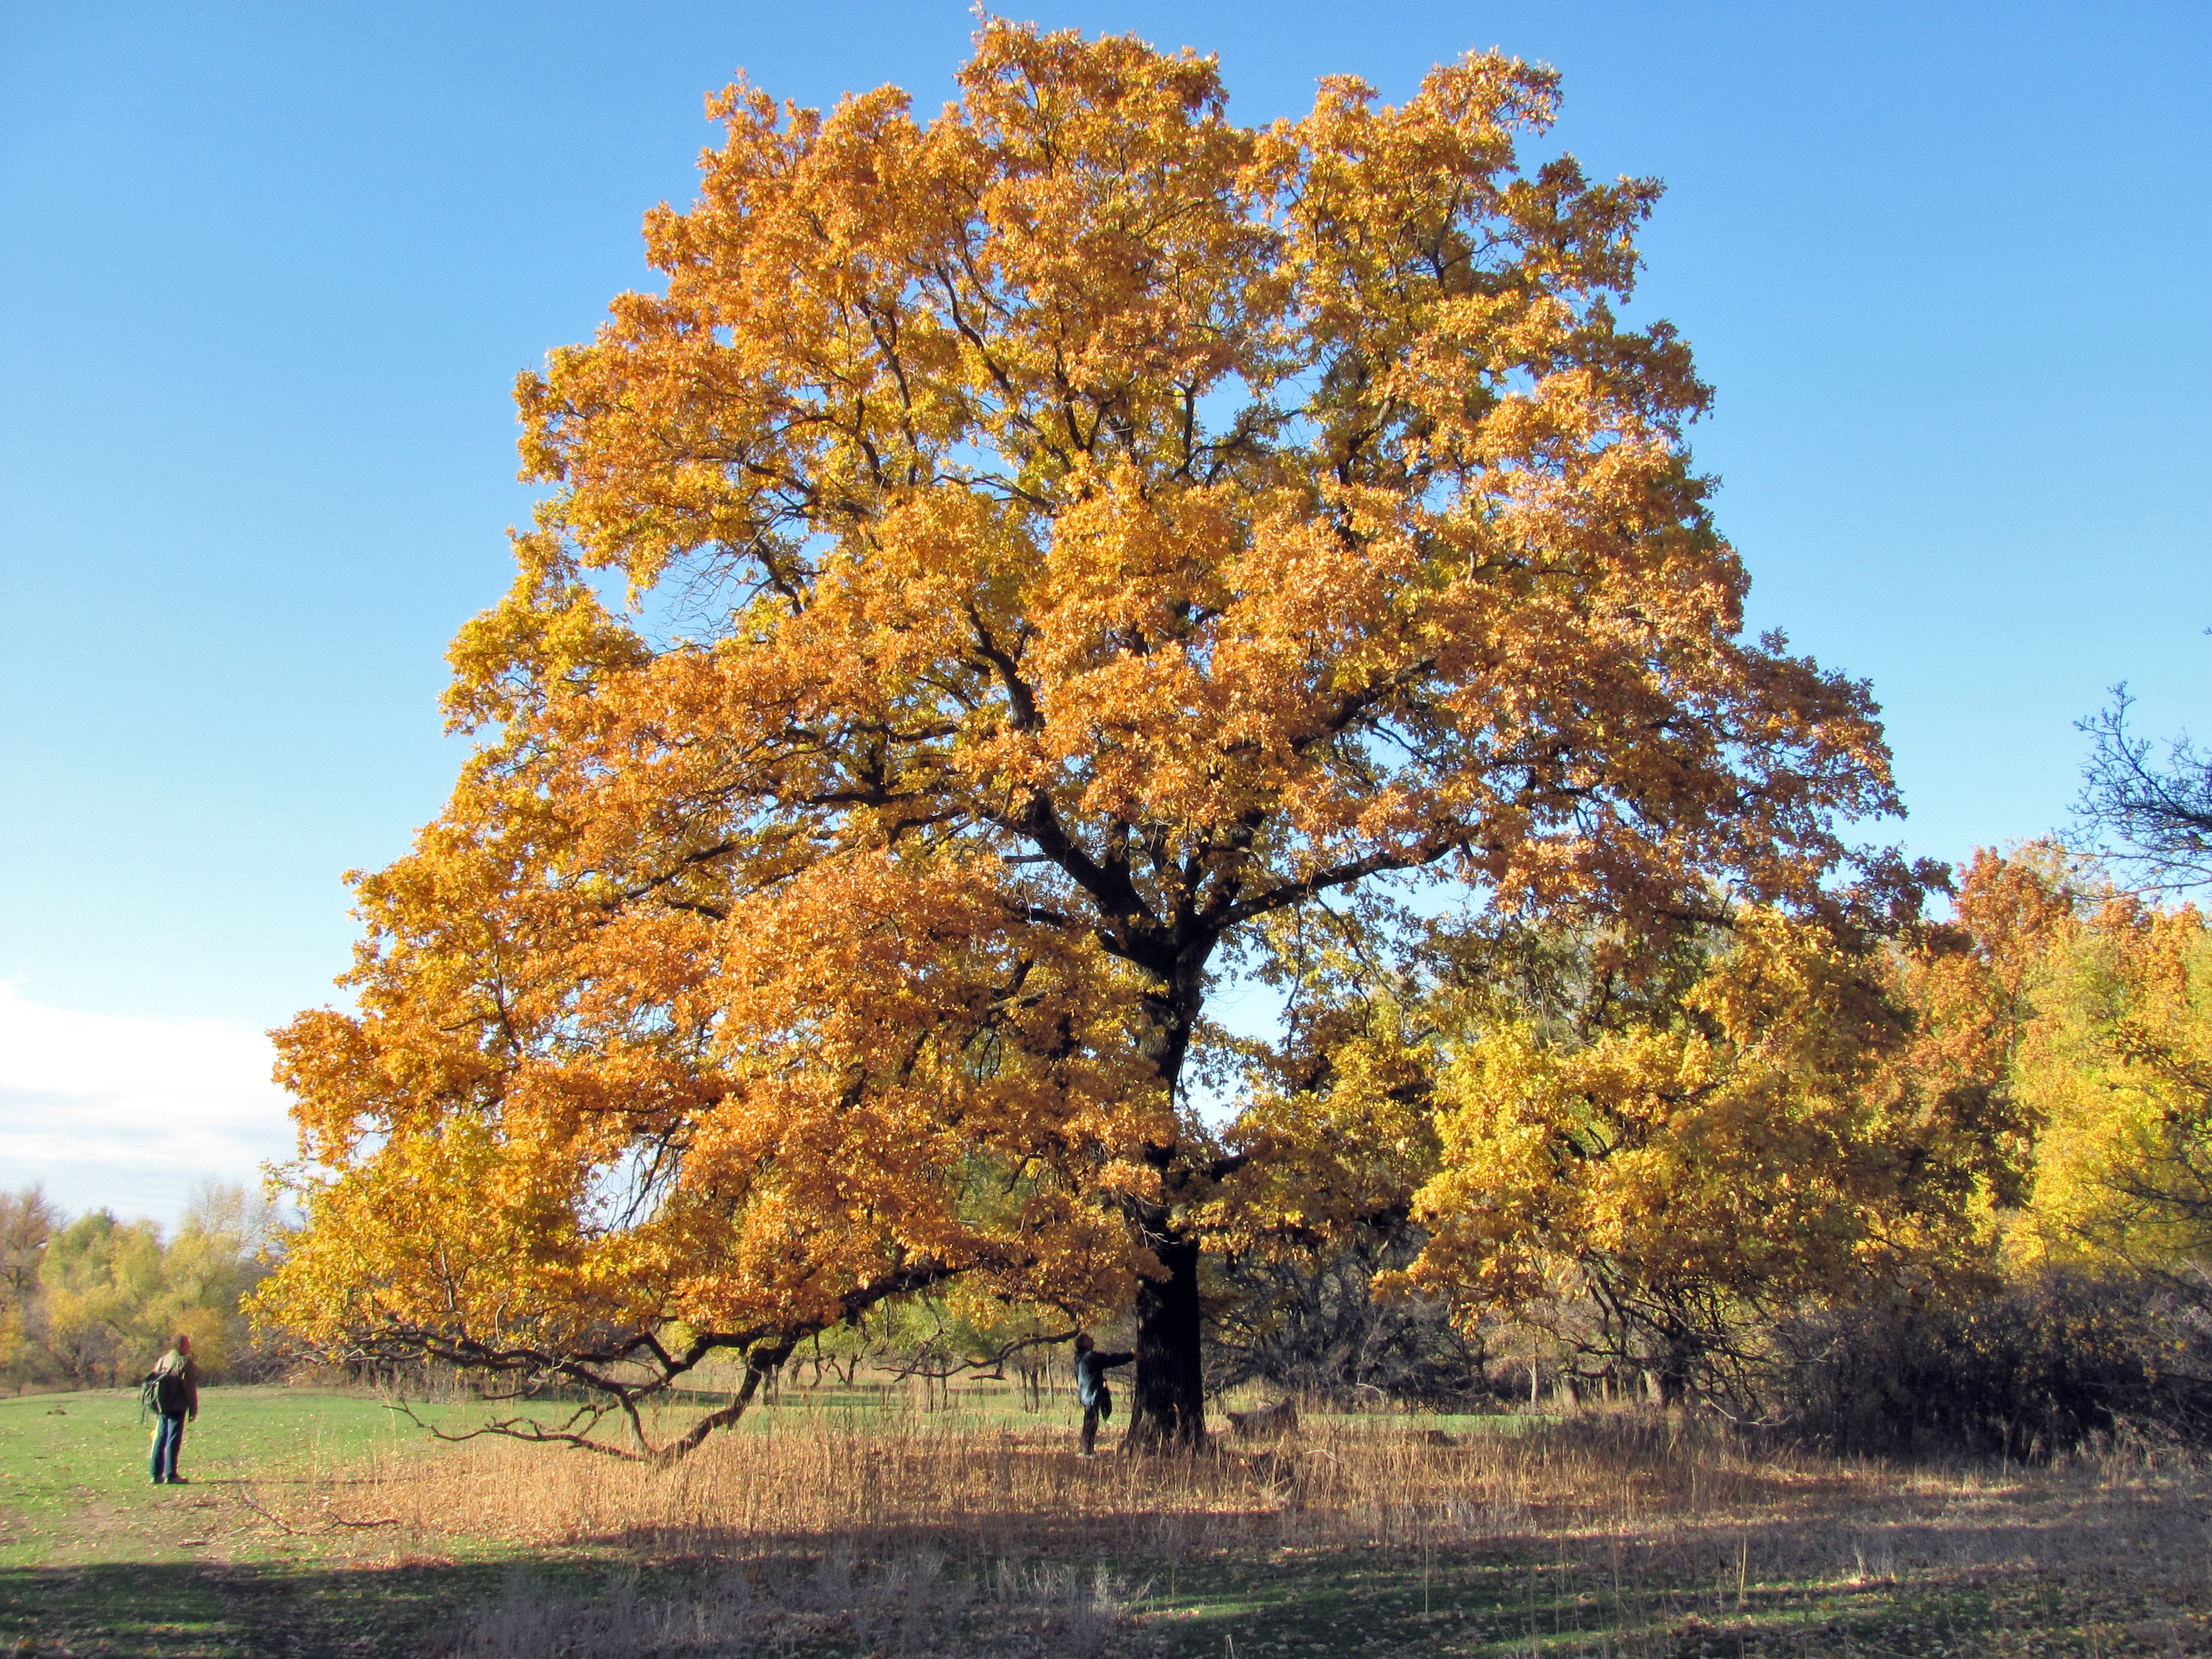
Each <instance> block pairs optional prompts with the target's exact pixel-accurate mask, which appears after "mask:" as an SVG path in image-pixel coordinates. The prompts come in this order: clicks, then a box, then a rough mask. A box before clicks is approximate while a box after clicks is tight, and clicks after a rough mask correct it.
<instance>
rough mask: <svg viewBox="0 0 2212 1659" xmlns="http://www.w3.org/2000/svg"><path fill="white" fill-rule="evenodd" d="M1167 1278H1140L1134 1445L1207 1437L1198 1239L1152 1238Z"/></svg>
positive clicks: (1191, 1443)
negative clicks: (1199, 1311)
mask: <svg viewBox="0 0 2212 1659" xmlns="http://www.w3.org/2000/svg"><path fill="white" fill-rule="evenodd" d="M1146 1242H1147V1243H1150V1244H1151V1246H1152V1253H1153V1254H1154V1255H1157V1256H1158V1257H1159V1259H1160V1265H1161V1266H1162V1267H1165V1268H1166V1269H1167V1270H1168V1276H1167V1277H1166V1278H1165V1279H1139V1280H1138V1281H1137V1375H1136V1378H1135V1380H1134V1381H1133V1383H1131V1384H1130V1389H1129V1392H1130V1394H1131V1395H1133V1399H1132V1401H1131V1402H1130V1411H1129V1430H1128V1435H1127V1440H1126V1442H1125V1443H1126V1445H1127V1448H1128V1449H1130V1450H1133V1451H1135V1450H1145V1451H1152V1450H1158V1449H1164V1448H1167V1447H1175V1446H1188V1447H1191V1448H1193V1449H1195V1448H1198V1447H1201V1446H1203V1445H1205V1443H1206V1384H1205V1380H1204V1378H1203V1376H1201V1375H1200V1366H1199V1346H1198V1331H1199V1320H1198V1241H1197V1240H1196V1239H1185V1238H1160V1237H1152V1238H1151V1239H1148V1240H1147V1241H1146Z"/></svg>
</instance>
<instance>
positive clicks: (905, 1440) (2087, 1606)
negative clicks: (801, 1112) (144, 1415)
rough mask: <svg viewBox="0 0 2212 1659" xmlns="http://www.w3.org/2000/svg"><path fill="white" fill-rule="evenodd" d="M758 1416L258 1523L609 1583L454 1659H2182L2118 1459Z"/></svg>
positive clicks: (2145, 1495) (1340, 1430) (488, 1464)
mask: <svg viewBox="0 0 2212 1659" xmlns="http://www.w3.org/2000/svg"><path fill="white" fill-rule="evenodd" d="M763 1419H764V1420H765V1423H766V1428H765V1431H758V1432H753V1433H748V1434H740V1435H726V1436H723V1437H719V1438H717V1439H716V1440H714V1441H713V1442H710V1443H708V1445H707V1446H706V1447H704V1448H702V1450H701V1451H700V1452H699V1453H698V1454H696V1455H695V1456H694V1457H692V1458H691V1459H690V1461H688V1462H684V1463H683V1464H681V1465H679V1466H678V1467H677V1468H673V1469H668V1470H653V1469H648V1468H640V1467H637V1466H634V1465H628V1464H622V1463H617V1462H611V1461H608V1460H603V1459H596V1458H590V1457H586V1456H580V1455H574V1454H562V1453H556V1452H549V1451H546V1450H544V1449H533V1448H528V1447H523V1446H516V1445H511V1444H503V1443H471V1445H469V1446H466V1447H464V1448H459V1449H454V1450H452V1451H449V1452H447V1453H445V1454H443V1455H439V1456H436V1457H434V1458H419V1457H417V1458H398V1459H386V1460H383V1461H381V1462H379V1463H377V1464H376V1465H374V1467H372V1468H367V1469H363V1470H358V1471H355V1472H354V1473H353V1474H352V1475H351V1476H349V1479H348V1480H347V1481H346V1482H345V1483H344V1484H343V1485H337V1484H328V1485H325V1487H324V1488H323V1489H322V1490H320V1491H313V1490H310V1489H308V1488H306V1487H296V1486H295V1487H289V1488H284V1487H278V1486H270V1487H269V1488H267V1489H266V1490H265V1491H264V1492H262V1493H260V1494H259V1495H258V1497H257V1499H256V1501H257V1502H258V1503H260V1504H264V1505H265V1506H266V1507H267V1508H268V1510H269V1511H270V1516H271V1519H272V1522H276V1523H279V1524H290V1525H298V1526H302V1527H305V1526H312V1525H322V1526H325V1527H328V1526H332V1525H337V1524H342V1523H345V1522H355V1523H360V1522H374V1523H378V1525H379V1526H380V1529H381V1530H382V1536H383V1538H385V1539H386V1540H389V1541H392V1543H393V1544H394V1545H396V1546H399V1547H404V1549H406V1550H410V1551H415V1552H422V1553H430V1554H433V1555H435V1553H437V1552H439V1551H441V1550H445V1549H452V1548H454V1547H458V1544H459V1541H461V1540H464V1539H473V1540H477V1541H483V1540H492V1541H499V1542H501V1543H502V1544H504V1545H507V1546H509V1547H513V1549H514V1550H515V1551H516V1552H517V1553H518V1554H519V1555H521V1556H526V1557H527V1558H528V1559H532V1560H534V1561H538V1562H540V1563H544V1564H548V1566H547V1570H549V1571H556V1573H557V1572H558V1571H560V1570H561V1568H562V1564H568V1566H569V1568H570V1569H572V1570H573V1569H574V1567H575V1565H577V1564H589V1570H590V1571H592V1572H593V1573H598V1572H602V1571H606V1570H608V1569H610V1568H611V1569H612V1570H613V1571H616V1573H617V1578H616V1579H615V1580H614V1581H613V1584H612V1588H611V1589H593V1590H592V1591H591V1593H586V1591H585V1589H584V1588H583V1586H582V1585H581V1583H580V1581H577V1580H575V1579H574V1577H573V1576H572V1577H571V1578H570V1580H569V1581H568V1583H569V1585H570V1588H568V1589H561V1588H558V1587H557V1586H556V1587H553V1588H549V1587H548V1585H547V1584H546V1583H538V1582H533V1581H518V1582H517V1583H516V1585H515V1586H514V1587H513V1588H512V1589H510V1591H509V1593H508V1595H507V1597H506V1598H505V1600H504V1601H501V1602H500V1603H498V1604H496V1605H488V1606H486V1607H482V1608H479V1609H478V1610H477V1613H475V1615H474V1616H473V1618H472V1619H471V1620H470V1621H468V1622H467V1624H466V1626H465V1632H464V1634H463V1636H462V1638H460V1645H459V1649H458V1650H457V1651H462V1652H466V1653H470V1654H476V1655H483V1656H492V1655H498V1656H510V1655H512V1656H520V1655H523V1654H532V1655H535V1654H539V1653H550V1652H552V1651H554V1650H555V1647H554V1646H550V1645H548V1643H549V1642H550V1641H551V1637H550V1634H549V1632H552V1631H554V1630H555V1629H556V1628H557V1629H558V1630H560V1631H562V1632H567V1634H566V1635H565V1636H564V1637H563V1638H562V1644H557V1645H559V1646H560V1650H562V1651H565V1652H568V1653H570V1654H573V1655H575V1656H579V1659H581V1656H586V1655H590V1656H614V1655H624V1656H627V1655H633V1654H645V1653H668V1654H678V1653H682V1654H697V1655H704V1654H715V1653H740V1652H748V1653H749V1652H777V1651H780V1652H811V1651H823V1652H828V1651H838V1652H851V1653H884V1654H892V1653H932V1652H948V1653H949V1652H974V1653H1009V1654H1011V1653H1017V1652H1031V1651H1053V1652H1104V1653H1113V1652H1130V1653H1139V1652H1156V1651H1162V1650H1175V1651H1182V1652H1190V1653H1206V1654H1211V1655H1222V1654H1225V1652H1226V1651H1228V1650H1229V1645H1230V1644H1233V1645H1234V1651H1235V1652H1237V1654H1239V1655H1243V1656H1256V1655H1261V1654H1267V1653H1273V1652H1288V1651H1310V1650H1320V1651H1328V1652H1359V1651H1407V1650H1425V1651H1435V1652H1460V1651H1467V1652H1497V1653H1504V1652H1508V1651H1514V1650H1516V1649H1517V1650H1519V1651H1523V1652H1527V1651H1531V1650H1540V1651H1546V1652H1561V1653H1566V1652H1587V1653H1590V1654H1600V1653H1603V1654H1608V1655H1610V1654H1620V1655H1646V1654H1649V1655H1659V1654H1667V1655H1689V1654H1698V1653H1702V1652H1705V1651H1711V1652H1715V1653H1729V1654H1734V1653H1738V1652H1744V1653H1762V1652H1763V1653H1770V1654H1773V1653H1784V1652H1789V1653H1800V1652H1802V1653H1827V1652H1834V1653H1844V1652H1852V1653H1862V1654H1863V1653H1883V1652H1891V1653H1922V1652H1929V1653H1933V1652H1953V1653H1985V1652H1986V1653H2021V1654H2025V1653H2044V1652H2051V1653H2075V1652H2078V1653H2083V1654H2096V1655H2100V1656H2101V1655H2105V1654H2117V1653H2123V1652H2153V1653H2169V1654H2170V1653H2212V1532H2208V1528H2207V1524H2206V1516H2207V1512H2208V1510H2207V1500H2208V1498H2212V1481H2208V1480H2207V1479H2206V1478H2205V1477H2204V1476H2203V1474H2200V1473H2199V1472H2197V1470H2196V1469H2194V1468H2190V1467H2186V1466H2182V1465H2175V1466H2172V1467H2168V1466H2165V1465H2162V1464H2161V1463H2160V1462H2159V1461H2158V1460H2156V1459H2149V1458H2146V1457H2144V1456H2142V1455H2109V1456H2105V1457H2101V1458H2098V1459H2093V1460H2081V1461H2077V1462H2074V1463H2072V1464H2071V1465H2069V1466H2068V1467H2064V1468H2056V1469H2035V1470H2021V1469H2018V1468H2012V1469H1996V1468H1949V1469H1942V1468H1919V1469H1914V1468H1897V1467H1893V1466H1887V1465H1883V1464H1878V1463H1867V1462H1844V1461H1838V1460H1835V1459H1830V1458H1824V1457H1820V1456H1817V1455H1803V1454H1790V1453H1786V1452H1777V1451H1775V1450H1772V1449H1759V1448H1754V1447H1753V1446H1751V1445H1748V1444H1747V1443H1744V1442H1742V1441H1741V1440H1739V1439H1735V1438H1731V1437H1728V1436H1726V1435H1723V1434H1720V1433H1717V1432H1710V1431H1698V1430H1696V1429H1694V1428H1686V1427H1685V1426H1684V1425H1681V1424H1680V1423H1679V1422H1669V1421H1667V1420H1665V1419H1658V1418H1654V1417H1638V1416H1632V1415H1626V1414H1608V1415H1592V1416H1587V1417H1582V1418H1570V1419H1561V1420H1559V1421H1557V1422H1554V1423H1552V1424H1550V1425H1545V1426H1541V1427H1538V1428H1534V1429H1532V1430H1530V1431H1528V1432H1524V1433H1513V1432H1507V1431H1495V1432H1480V1433H1474V1434H1469V1435H1466V1436H1463V1437H1459V1438H1458V1439H1456V1440H1454V1441H1446V1440H1444V1439H1443V1438H1442V1437H1437V1436H1435V1435H1433V1434H1426V1433H1422V1432H1418V1431H1411V1430H1409V1429H1407V1428H1406V1427H1404V1426H1403V1425H1400V1424H1398V1423H1396V1422H1395V1420H1393V1419H1376V1420H1369V1421H1359V1420H1356V1419H1354V1420H1345V1419H1338V1420H1334V1421H1331V1420H1328V1419H1309V1421H1308V1422H1307V1424H1306V1425H1305V1427H1304V1431H1303V1432H1302V1434H1301V1435H1300V1436H1299V1437H1298V1438H1297V1440H1295V1441H1294V1442H1291V1443H1287V1444H1285V1445H1284V1446H1282V1447H1280V1448H1279V1449H1269V1450H1266V1451H1262V1452H1257V1453H1252V1454H1238V1453H1237V1452H1234V1451H1231V1450H1225V1451H1224V1452H1222V1453H1221V1454H1220V1455H1212V1456H1206V1457H1196V1458H1181V1459H1133V1458H1124V1457H1121V1456H1113V1455H1102V1456H1100V1457H1099V1458H1098V1459H1097V1460H1096V1461H1095V1462H1083V1461H1082V1460H1079V1458H1077V1457H1076V1456H1075V1455H1073V1447H1072V1440H1071V1437H1070V1436H1069V1435H1068V1434H1067V1433H1066V1431H1061V1430H1046V1429H1042V1428H1034V1427H1032V1428H1006V1429H987V1430H981V1431H978V1430H976V1429H975V1428H973V1427H972V1426H970V1427H969V1428H967V1429H964V1430H963V1429H960V1428H957V1427H952V1426H948V1425H945V1424H944V1422H943V1420H942V1419H938V1420H932V1419H927V1418H919V1417H914V1418H904V1419H899V1418H873V1419H842V1418H839V1417H836V1416H830V1415H826V1414H817V1413H809V1412H807V1411H805V1410H795V1409H788V1408H787V1409H785V1410H782V1411H777V1412H770V1413H763ZM402 1541H404V1544H403V1543H402ZM639 1570H642V1571H643V1572H644V1574H645V1577H644V1578H643V1579H639V1578H637V1577H634V1576H633V1577H623V1576H622V1575H623V1573H625V1572H627V1573H631V1574H635V1572H636V1571H639ZM1531 1644H1533V1649H1532V1645H1531Z"/></svg>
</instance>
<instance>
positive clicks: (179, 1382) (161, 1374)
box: [146, 1333, 200, 1486]
mask: <svg viewBox="0 0 2212 1659" xmlns="http://www.w3.org/2000/svg"><path fill="white" fill-rule="evenodd" d="M146 1388H147V1392H148V1393H149V1395H151V1396H152V1399H153V1404H154V1413H155V1418H156V1419H158V1420H157V1421H156V1422H155V1425H154V1484H155V1486H161V1485H163V1484H164V1483H167V1485H169V1486H183V1485H184V1484H185V1477H184V1476H182V1475H181V1474H178V1473H177V1454H178V1453H179V1451H181V1450H183V1449H184V1444H185V1419H186V1418H188V1417H189V1418H192V1419H197V1418H198V1416H199V1414H200V1379H199V1372H198V1369H197V1367H196V1366H194V1365H193V1364H192V1340H191V1338H190V1337H189V1336H185V1335H184V1334H181V1333H179V1335H178V1337H177V1342H176V1346H174V1347H173V1348H171V1349H170V1350H169V1351H168V1352H167V1353H165V1354H163V1355H162V1356H161V1358H159V1359H157V1360H155V1362H154V1369H153V1370H150V1371H149V1372H147V1373H146Z"/></svg>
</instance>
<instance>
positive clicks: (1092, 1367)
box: [1075, 1348, 1137, 1410]
mask: <svg viewBox="0 0 2212 1659" xmlns="http://www.w3.org/2000/svg"><path fill="white" fill-rule="evenodd" d="M1136 1357H1137V1356H1136V1355H1134V1354H1133V1353H1106V1352H1103V1351H1102V1350H1100V1349H1097V1348H1092V1349H1091V1350H1090V1351H1088V1352H1085V1353H1079V1354H1078V1355H1076V1356H1075V1397H1076V1398H1077V1399H1078V1400H1079V1401H1082V1402H1083V1405H1084V1408H1085V1410H1088V1409H1089V1408H1090V1407H1093V1406H1097V1405H1100V1404H1103V1402H1105V1401H1108V1400H1109V1399H1110V1398H1112V1396H1111V1395H1109V1394H1108V1393H1107V1391H1106V1373H1107V1372H1108V1371H1109V1370H1113V1369H1114V1367H1115V1366H1116V1365H1126V1364H1128V1363H1129V1362H1130V1361H1131V1360H1132V1359H1134V1358H1136Z"/></svg>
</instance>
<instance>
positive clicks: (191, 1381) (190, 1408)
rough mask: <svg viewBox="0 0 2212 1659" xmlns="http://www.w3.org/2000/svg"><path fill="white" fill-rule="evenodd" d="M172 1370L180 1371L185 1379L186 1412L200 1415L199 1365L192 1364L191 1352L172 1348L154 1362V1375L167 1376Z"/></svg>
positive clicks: (190, 1414)
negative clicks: (186, 1352) (181, 1351)
mask: <svg viewBox="0 0 2212 1659" xmlns="http://www.w3.org/2000/svg"><path fill="white" fill-rule="evenodd" d="M171 1372H179V1373H181V1374H182V1375H183V1376H184V1379H185V1410H184V1414H185V1416H187V1417H197V1416H198V1415H199V1414H200V1370H199V1367H198V1366H197V1365H195V1364H192V1358H191V1355H190V1354H184V1353H179V1352H177V1351H176V1350H175V1349H174V1348H172V1349H170V1350H169V1351H168V1352H167V1353H165V1354H163V1355H162V1356H161V1358H159V1359H157V1360H155V1362H154V1370H153V1372H152V1375H154V1376H168V1375H169V1374H170V1373H171Z"/></svg>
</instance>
